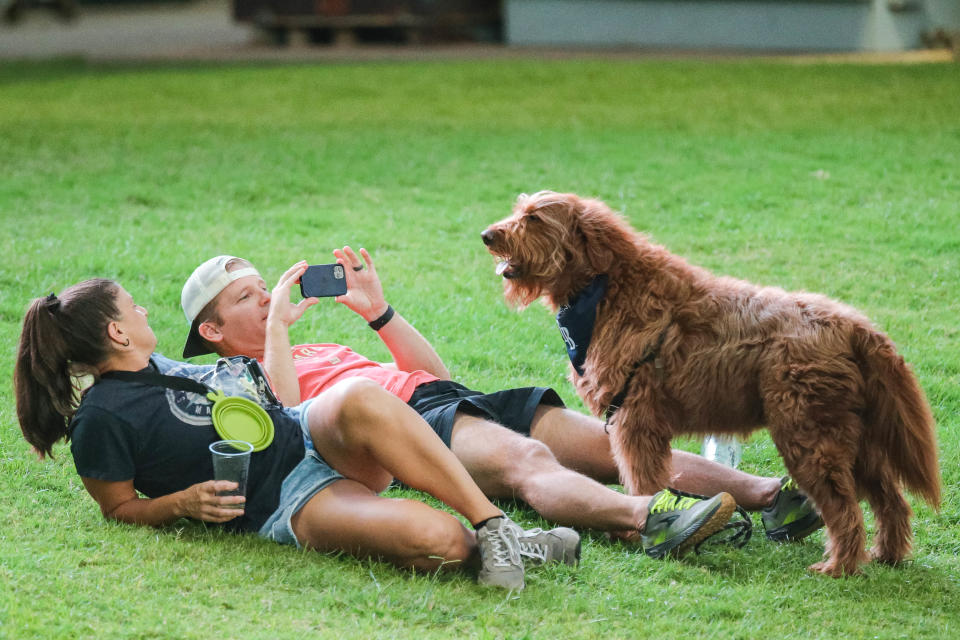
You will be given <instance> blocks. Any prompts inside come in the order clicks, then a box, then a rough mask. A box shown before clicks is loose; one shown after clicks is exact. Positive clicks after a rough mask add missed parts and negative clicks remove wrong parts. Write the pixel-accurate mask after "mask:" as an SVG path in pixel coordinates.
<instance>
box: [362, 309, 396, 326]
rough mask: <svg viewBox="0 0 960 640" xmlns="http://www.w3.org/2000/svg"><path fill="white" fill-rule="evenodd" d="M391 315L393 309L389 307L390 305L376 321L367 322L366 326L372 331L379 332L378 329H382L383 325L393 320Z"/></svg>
mask: <svg viewBox="0 0 960 640" xmlns="http://www.w3.org/2000/svg"><path fill="white" fill-rule="evenodd" d="M393 313H394V311H393V307H391V306H390V305H387V310H386V311H384V312H383V315H382V316H380V317H379V318H377V319H376V320H372V321H370V322H368V323H367V324H368V325H370V328H371V329H373V330H374V331H380V329H383V325H385V324H387V323H388V322H390V319H391V318H393Z"/></svg>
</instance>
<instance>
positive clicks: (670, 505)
mask: <svg viewBox="0 0 960 640" xmlns="http://www.w3.org/2000/svg"><path fill="white" fill-rule="evenodd" d="M697 502H699V500H698V499H697V498H691V497H689V496H677V495H674V494H672V493H669V492H664V493H661V494H660V497H659V498H657V501H656V502H654V503H653V506H652V507H650V513H660V512H661V511H676V510H678V509H689V508H690V507H692V506H693V505H695V504H696V503H697Z"/></svg>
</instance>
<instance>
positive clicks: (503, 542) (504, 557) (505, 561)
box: [490, 520, 521, 567]
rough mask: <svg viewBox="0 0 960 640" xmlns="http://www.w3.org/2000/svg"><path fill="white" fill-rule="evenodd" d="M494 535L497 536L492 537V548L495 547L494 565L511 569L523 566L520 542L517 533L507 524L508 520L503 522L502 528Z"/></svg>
mask: <svg viewBox="0 0 960 640" xmlns="http://www.w3.org/2000/svg"><path fill="white" fill-rule="evenodd" d="M492 533H494V534H495V535H492V536H490V546H491V547H493V565H494V566H496V567H509V566H512V565H517V564H521V560H520V541H519V540H518V537H517V533H516V532H515V531H513V530H512V528H511V527H510V525H509V524H507V520H503V521H501V522H500V526H499V527H497V529H496V531H494V532H492ZM511 534H512V535H511Z"/></svg>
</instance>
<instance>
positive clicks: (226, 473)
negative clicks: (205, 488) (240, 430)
mask: <svg viewBox="0 0 960 640" xmlns="http://www.w3.org/2000/svg"><path fill="white" fill-rule="evenodd" d="M210 453H211V455H213V479H214V480H229V481H231V482H236V483H237V488H236V489H232V490H230V491H218V492H217V495H218V496H246V495H247V474H248V472H249V471H250V454H252V453H253V445H252V444H250V443H249V442H246V441H244V440H217V441H216V442H214V443H213V444H211V445H210ZM225 506H226V507H227V508H230V509H243V506H244V505H243V504H231V505H225Z"/></svg>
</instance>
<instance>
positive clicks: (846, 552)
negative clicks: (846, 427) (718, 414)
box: [774, 425, 868, 577]
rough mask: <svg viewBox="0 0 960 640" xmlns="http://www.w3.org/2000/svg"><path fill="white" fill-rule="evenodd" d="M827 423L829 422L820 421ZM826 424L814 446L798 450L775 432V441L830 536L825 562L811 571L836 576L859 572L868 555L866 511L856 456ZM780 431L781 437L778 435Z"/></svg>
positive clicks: (788, 439)
mask: <svg viewBox="0 0 960 640" xmlns="http://www.w3.org/2000/svg"><path fill="white" fill-rule="evenodd" d="M820 426H821V427H826V425H820ZM831 431H833V430H832V429H829V428H826V429H824V431H822V432H821V434H822V435H823V436H825V437H822V438H821V440H820V442H818V443H817V445H816V446H815V447H814V448H813V449H812V450H802V449H801V450H799V453H800V455H796V454H797V453H798V447H797V444H796V443H795V442H792V441H790V438H789V437H787V438H784V437H783V436H782V434H783V430H782V428H778V429H777V430H776V432H775V433H774V442H775V443H776V444H777V447H778V449H780V451H781V454H782V455H783V459H784V462H785V463H786V466H787V470H788V471H789V472H790V474H791V475H792V476H793V478H794V479H795V480H796V482H797V484H798V485H799V486H800V488H801V489H803V491H804V492H805V493H806V494H807V495H808V496H810V498H811V499H812V500H813V502H814V504H816V505H817V508H818V509H819V510H820V515H821V516H822V517H823V522H824V524H825V525H826V528H827V535H828V536H829V540H828V543H827V550H826V551H827V553H826V557H825V559H824V561H823V562H818V563H816V564H814V565H811V566H810V569H811V570H812V571H816V572H819V573H823V574H826V575H829V576H833V577H840V576H843V575H853V574H856V573H859V571H860V565H861V564H863V563H865V562H866V561H867V560H868V558H867V555H866V552H865V551H864V547H865V545H866V528H865V526H864V522H863V512H862V511H861V510H860V505H859V504H858V502H857V492H856V484H855V481H854V477H853V462H854V461H853V456H852V455H850V454H849V453H848V452H849V449H848V448H847V447H846V445H845V444H841V443H838V442H836V441H832V440H831V438H830V437H829V435H827V434H829V433H830V432H831ZM778 435H779V436H780V437H778Z"/></svg>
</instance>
